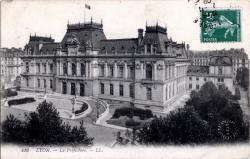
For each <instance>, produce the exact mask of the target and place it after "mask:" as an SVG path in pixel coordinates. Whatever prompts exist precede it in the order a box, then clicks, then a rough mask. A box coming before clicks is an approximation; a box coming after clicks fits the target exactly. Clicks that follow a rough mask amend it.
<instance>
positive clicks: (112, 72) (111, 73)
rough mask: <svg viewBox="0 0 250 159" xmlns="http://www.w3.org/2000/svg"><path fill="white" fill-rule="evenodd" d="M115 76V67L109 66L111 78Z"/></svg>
mask: <svg viewBox="0 0 250 159" xmlns="http://www.w3.org/2000/svg"><path fill="white" fill-rule="evenodd" d="M113 76H114V67H113V66H109V77H113Z"/></svg>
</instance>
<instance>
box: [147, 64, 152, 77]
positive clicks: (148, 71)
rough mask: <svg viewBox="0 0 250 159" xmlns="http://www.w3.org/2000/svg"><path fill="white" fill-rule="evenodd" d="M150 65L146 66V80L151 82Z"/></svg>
mask: <svg viewBox="0 0 250 159" xmlns="http://www.w3.org/2000/svg"><path fill="white" fill-rule="evenodd" d="M152 73H153V72H152V65H151V64H146V79H149V80H152Z"/></svg>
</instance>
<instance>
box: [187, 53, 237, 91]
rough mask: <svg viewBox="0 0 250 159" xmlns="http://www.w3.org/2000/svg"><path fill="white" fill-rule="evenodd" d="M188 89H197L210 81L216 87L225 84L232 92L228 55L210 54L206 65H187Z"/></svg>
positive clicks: (231, 66) (231, 73) (231, 65)
mask: <svg viewBox="0 0 250 159" xmlns="http://www.w3.org/2000/svg"><path fill="white" fill-rule="evenodd" d="M187 76H188V89H189V90H199V89H200V88H201V86H202V85H203V84H204V83H205V82H208V81H211V82H213V83H214V84H215V86H217V88H218V89H220V87H221V86H222V85H225V86H226V87H227V88H228V89H229V90H230V91H231V92H232V93H233V94H234V92H235V89H234V85H233V76H234V74H233V63H232V58H231V57H229V56H212V57H210V58H209V62H208V64H207V65H192V66H189V67H188V70H187Z"/></svg>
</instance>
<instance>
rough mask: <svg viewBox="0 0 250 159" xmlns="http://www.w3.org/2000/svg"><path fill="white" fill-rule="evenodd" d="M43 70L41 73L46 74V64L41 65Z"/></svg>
mask: <svg viewBox="0 0 250 159" xmlns="http://www.w3.org/2000/svg"><path fill="white" fill-rule="evenodd" d="M43 70H44V72H43V73H46V72H47V67H46V63H44V64H43Z"/></svg>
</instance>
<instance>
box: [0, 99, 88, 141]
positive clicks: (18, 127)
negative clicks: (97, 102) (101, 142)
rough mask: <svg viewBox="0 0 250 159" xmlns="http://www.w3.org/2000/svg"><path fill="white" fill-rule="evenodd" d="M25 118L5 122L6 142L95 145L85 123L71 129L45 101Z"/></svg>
mask: <svg viewBox="0 0 250 159" xmlns="http://www.w3.org/2000/svg"><path fill="white" fill-rule="evenodd" d="M25 116H26V118H25V121H20V120H18V119H16V118H14V116H13V115H9V116H8V117H7V120H5V121H4V122H3V138H4V141H6V142H15V143H16V142H18V143H26V144H35V145H37V144H38V145H41V144H50V145H51V144H52V145H57V144H73V145H76V144H81V145H92V144H93V138H91V137H88V135H87V132H86V130H85V128H84V127H83V122H82V121H81V122H80V127H79V128H78V127H77V126H75V127H73V128H71V126H70V125H69V124H65V123H63V122H62V119H61V118H60V117H59V112H57V110H56V108H55V107H54V106H53V104H52V103H51V102H50V103H47V102H46V101H43V102H42V103H40V104H39V106H38V107H37V110H36V111H35V112H32V113H29V114H25ZM20 133H21V135H20ZM20 136H21V137H20Z"/></svg>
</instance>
